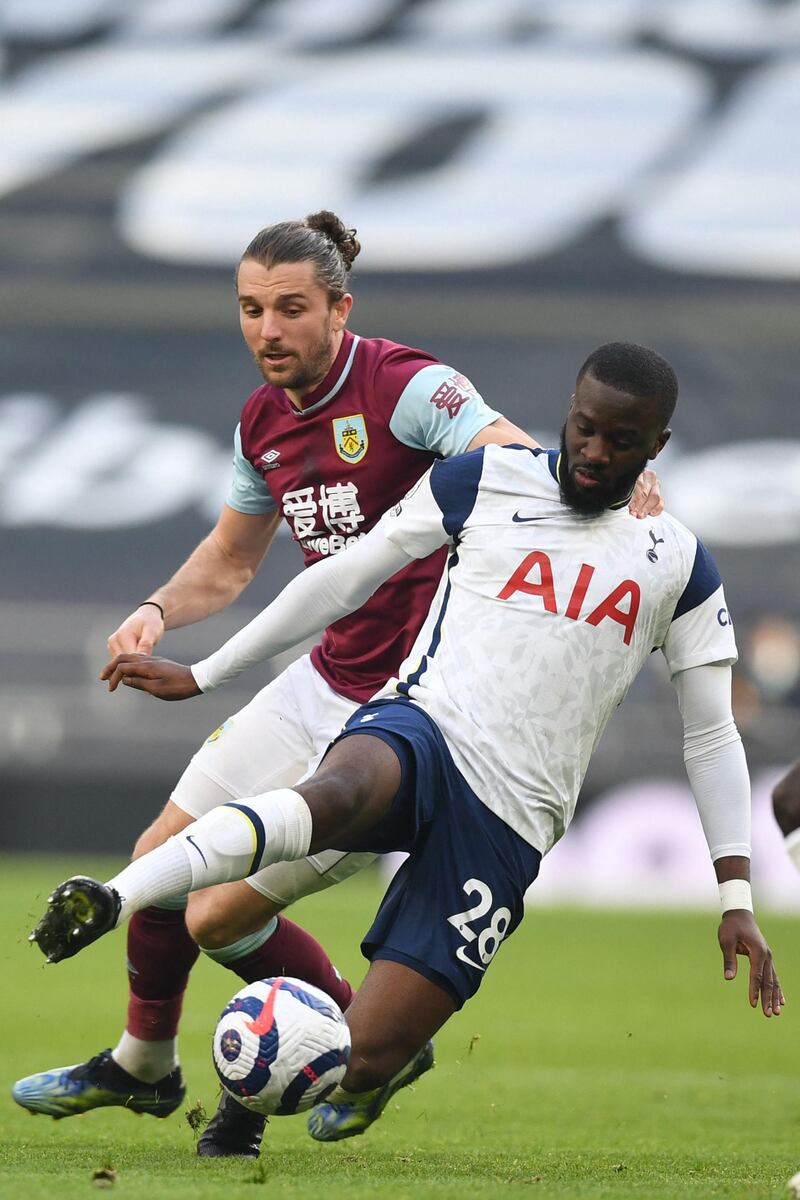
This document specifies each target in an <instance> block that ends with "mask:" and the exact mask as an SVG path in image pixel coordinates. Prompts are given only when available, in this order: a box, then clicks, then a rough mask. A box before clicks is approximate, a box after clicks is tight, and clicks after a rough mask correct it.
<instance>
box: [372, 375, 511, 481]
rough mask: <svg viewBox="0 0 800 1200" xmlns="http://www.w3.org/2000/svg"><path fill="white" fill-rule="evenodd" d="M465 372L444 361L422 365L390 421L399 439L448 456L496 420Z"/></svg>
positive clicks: (465, 445) (406, 443)
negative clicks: (449, 365)
mask: <svg viewBox="0 0 800 1200" xmlns="http://www.w3.org/2000/svg"><path fill="white" fill-rule="evenodd" d="M500 415H501V414H500V413H498V412H495V410H494V409H492V408H489V406H488V404H487V403H486V401H485V400H484V399H483V397H482V396H481V395H480V393H479V392H477V391H476V390H475V388H474V387H473V385H472V384H471V383H470V381H469V379H467V377H466V376H465V375H461V374H459V372H458V371H454V370H453V368H452V367H447V366H445V365H444V363H430V364H429V365H428V366H425V367H422V368H421V370H419V371H417V373H416V374H415V375H413V376H412V378H411V379H410V380H409V381H408V383H407V384H406V386H405V388H404V389H403V391H402V393H401V395H400V398H399V400H398V401H397V404H396V406H395V410H394V412H393V413H392V416H391V419H390V421H389V429H390V430H391V432H392V433H393V434H394V436H395V437H396V438H397V440H398V441H399V442H402V443H403V445H404V446H410V447H411V448H412V450H428V451H433V453H434V454H440V455H441V456H442V458H450V457H452V456H453V455H454V454H463V452H464V451H465V450H466V448H467V446H468V445H469V444H470V442H471V441H472V439H473V438H474V437H475V435H476V434H478V433H480V431H481V430H482V429H485V428H486V426H487V425H491V424H492V422H493V421H497V420H498V419H499V417H500Z"/></svg>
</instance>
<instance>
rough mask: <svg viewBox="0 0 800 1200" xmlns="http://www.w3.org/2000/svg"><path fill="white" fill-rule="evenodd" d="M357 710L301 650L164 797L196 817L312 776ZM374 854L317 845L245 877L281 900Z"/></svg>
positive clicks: (342, 875)
mask: <svg viewBox="0 0 800 1200" xmlns="http://www.w3.org/2000/svg"><path fill="white" fill-rule="evenodd" d="M357 708H358V705H357V704H356V702H355V701H354V700H346V699H345V698H344V696H340V695H339V694H338V693H337V692H335V691H334V690H333V688H331V687H330V686H329V684H327V683H326V682H325V680H324V679H323V678H322V676H321V675H320V674H319V672H318V671H316V670H315V669H314V667H313V666H312V665H311V659H310V658H309V656H308V655H307V654H304V655H303V656H302V658H299V659H297V660H296V661H295V662H293V663H292V664H291V666H290V667H288V668H287V669H286V670H285V671H283V672H282V673H281V674H280V675H279V676H278V678H277V679H273V680H272V682H271V683H269V684H268V685H267V686H266V687H265V688H263V689H262V690H261V691H260V692H259V693H258V694H257V695H256V696H255V697H254V698H253V699H252V700H251V701H250V703H249V704H247V705H245V707H244V708H242V709H240V710H239V712H238V713H234V715H233V716H232V717H229V718H228V719H227V721H223V723H222V725H220V727H219V729H216V730H215V731H214V732H213V733H212V734H211V736H210V737H208V738H207V739H206V741H205V742H204V743H203V745H202V746H201V747H200V749H199V750H198V751H197V753H196V754H195V755H194V757H193V758H192V760H191V762H190V763H189V765H188V767H187V768H186V770H185V771H184V773H183V775H182V776H181V778H180V779H179V780H178V783H177V785H176V787H175V790H174V791H173V793H172V795H171V797H170V799H171V800H172V802H173V804H176V805H177V806H178V808H180V809H182V810H183V811H184V812H186V813H188V814H189V816H191V817H194V818H195V819H197V818H198V817H202V816H203V815H204V814H205V813H207V812H210V810H211V809H212V808H216V807H217V805H219V804H224V803H225V802H226V801H228V800H242V799H245V798H246V797H248V796H257V795H260V794H261V793H262V792H268V791H271V790H272V789H273V788H282V787H293V786H294V785H295V784H297V783H300V782H301V781H302V780H303V779H306V778H307V777H308V776H309V775H312V774H313V773H314V771H315V770H316V768H317V766H318V765H319V763H320V760H321V759H322V756H323V754H324V753H325V751H326V750H327V748H328V746H329V745H330V743H331V742H332V741H333V739H334V738H335V737H336V735H337V734H338V733H339V732H340V731H341V728H342V726H343V725H344V724H345V722H346V721H347V720H348V719H349V718H350V717H351V716H352V714H353V713H354V712H355V710H356V709H357ZM374 858H375V855H374V854H346V853H344V852H343V851H341V850H323V851H321V852H320V853H319V854H311V855H309V856H308V858H307V859H304V860H302V861H301V862H299V863H276V864H275V865H274V866H271V867H265V868H264V870H263V871H259V872H258V874H256V875H251V876H250V878H249V879H248V880H247V882H248V883H249V884H250V886H251V887H253V888H255V890H256V891H257V892H261V894H262V895H264V896H267V897H268V898H269V899H270V900H273V901H275V902H277V903H279V904H281V905H286V904H291V903H292V901H294V900H297V899H299V898H300V897H301V896H307V895H309V894H310V893H311V892H316V891H321V890H322V889H323V888H326V887H330V886H331V885H332V884H334V883H340V882H341V881H342V880H343V879H347V878H349V877H350V876H351V875H354V874H355V873H356V872H357V871H360V870H361V869H362V868H363V867H366V866H367V865H368V864H369V863H371V862H373V860H374Z"/></svg>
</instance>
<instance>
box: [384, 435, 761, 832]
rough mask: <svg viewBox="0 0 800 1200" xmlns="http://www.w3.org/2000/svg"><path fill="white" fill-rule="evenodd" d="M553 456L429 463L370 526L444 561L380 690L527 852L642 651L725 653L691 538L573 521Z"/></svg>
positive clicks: (643, 524)
mask: <svg viewBox="0 0 800 1200" xmlns="http://www.w3.org/2000/svg"><path fill="white" fill-rule="evenodd" d="M558 459H559V456H558V452H557V451H554V450H550V451H544V450H529V449H527V448H524V447H500V446H493V445H491V446H487V447H484V448H483V449H481V450H476V451H473V452H472V453H470V454H466V455H463V456H461V457H460V458H454V459H448V460H446V461H443V462H437V463H436V464H434V466H433V467H432V469H431V470H430V471H429V472H428V473H427V474H426V475H425V476H424V477H423V478H422V480H420V482H419V483H418V484H417V485H416V486H415V487H414V488H413V489H412V490H411V492H409V494H408V495H407V496H406V497H405V498H404V499H403V500H402V501H401V503H400V504H398V505H397V506H396V507H395V508H394V509H393V510H392V511H391V512H389V513H387V514H386V515H385V516H384V518H383V522H382V528H383V532H384V534H385V536H386V537H387V538H388V540H389V541H390V542H392V543H393V544H394V545H396V546H397V547H398V548H399V549H401V550H403V551H405V552H406V553H407V554H409V555H412V556H414V557H421V556H424V555H427V554H430V553H431V552H432V551H433V550H434V549H435V548H436V547H437V546H441V545H442V544H444V543H446V542H448V541H449V543H450V546H451V553H450V556H449V559H448V566H447V571H446V575H445V577H444V579H443V581H442V585H441V586H440V589H439V592H438V593H437V597H436V600H435V602H434V605H433V607H432V609H431V612H430V615H429V617H428V619H427V620H426V622H425V624H424V625H423V627H422V629H421V631H420V633H419V636H418V637H417V640H416V642H415V644H414V646H413V648H412V650H411V653H410V654H409V656H408V658H407V659H406V660H405V662H404V663H403V664H402V666H401V668H400V671H399V673H398V676H397V677H396V678H395V679H392V680H390V681H389V682H388V683H387V685H386V687H385V688H384V689H383V690H382V691H381V692H380V693H379V696H380V697H389V696H393V697H406V698H407V699H408V700H411V701H413V702H414V703H415V704H417V705H419V706H420V707H421V708H423V709H424V710H425V711H426V712H427V713H429V715H430V716H431V717H432V718H433V720H434V721H435V722H436V724H437V725H438V726H439V728H440V729H441V731H442V733H443V735H444V737H445V740H446V741H447V744H448V746H449V748H450V752H451V754H452V756H453V760H454V761H455V764H456V766H457V767H458V769H459V771H460V772H461V773H462V774H463V776H464V778H465V779H466V781H467V783H468V784H469V786H470V787H471V788H472V789H473V791H474V792H475V793H476V795H477V796H478V797H479V798H480V799H481V800H482V801H483V803H484V804H486V805H487V807H488V808H490V809H491V810H492V811H493V812H494V813H496V814H497V816H499V817H500V818H501V819H502V820H504V821H506V822H507V823H508V824H509V825H511V826H512V827H513V828H514V829H515V830H516V831H517V832H518V833H519V834H520V835H521V836H522V837H524V838H525V839H526V840H527V841H528V842H530V844H531V845H533V846H534V847H535V848H536V849H537V850H539V851H540V852H541V853H542V854H545V853H547V851H548V850H549V849H550V848H551V847H552V846H553V844H554V843H555V842H556V841H558V839H559V838H560V837H561V836H562V835H563V833H564V831H565V830H566V828H567V826H568V825H569V822H570V821H571V819H572V817H573V814H574V811H575V804H576V801H577V797H578V792H579V790H580V787H581V783H582V781H583V778H584V775H585V773H586V769H587V767H588V764H589V760H590V758H591V756H592V752H593V750H594V748H595V746H596V745H597V742H598V740H599V738H600V736H601V735H602V733H603V730H604V729H605V726H606V724H607V723H608V720H609V718H610V717H611V715H612V714H613V712H614V710H615V708H616V707H617V706H618V705H619V704H620V703H621V701H622V700H623V698H624V697H625V694H626V693H627V691H628V689H629V688H630V686H631V683H632V682H633V680H634V678H635V676H636V674H637V673H638V671H639V670H640V669H641V667H642V665H643V664H644V662H645V661H646V659H647V658H648V655H649V654H650V653H651V651H653V650H656V649H658V650H661V651H662V653H663V654H664V656H665V658H666V661H667V665H668V667H669V671H670V675H675V674H676V673H677V672H679V671H684V670H686V669H687V668H689V667H696V666H702V665H705V664H709V663H721V664H732V663H734V662H735V661H736V657H737V655H736V644H735V640H734V635H733V627H732V624H731V621H730V617H729V615H728V611H727V606H726V603H725V597H724V593H723V589H722V583H721V580H720V577H719V573H718V571H717V568H716V565H715V564H714V562H713V559H712V558H711V556H710V555H709V553H708V551H707V550H706V549H705V547H704V546H703V545H702V543H701V542H699V541H698V539H697V538H696V537H695V536H694V534H692V533H691V532H690V531H689V530H688V529H686V527H685V526H683V525H682V524H680V522H679V521H676V520H674V519H673V518H672V517H670V516H668V515H667V514H666V513H665V514H662V515H661V516H660V517H657V518H648V519H645V520H637V519H636V518H635V517H633V516H631V515H630V513H629V512H628V510H627V505H621V506H620V507H618V508H616V509H606V510H605V511H604V512H602V513H601V514H599V515H597V516H591V517H583V516H579V515H577V514H575V513H573V512H572V511H571V510H570V509H569V508H567V507H566V506H565V505H564V504H563V503H562V501H561V498H560V492H559V485H558V481H557V470H558Z"/></svg>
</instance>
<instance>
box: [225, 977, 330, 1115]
mask: <svg viewBox="0 0 800 1200" xmlns="http://www.w3.org/2000/svg"><path fill="white" fill-rule="evenodd" d="M212 1045H213V1053H214V1066H215V1067H216V1070H217V1075H219V1078H220V1081H221V1082H222V1086H223V1087H224V1088H225V1091H226V1092H229V1093H230V1094H231V1095H232V1096H234V1097H235V1099H237V1100H238V1101H239V1102H240V1103H241V1104H243V1105H244V1106H245V1107H246V1108H249V1109H252V1110H253V1111H254V1112H259V1113H264V1114H265V1115H267V1116H272V1115H273V1114H274V1115H275V1116H288V1115H289V1114H291V1113H297V1112H303V1111H304V1110H305V1109H308V1108H313V1106H314V1105H315V1104H318V1103H319V1102H320V1100H322V1099H323V1097H324V1096H326V1095H327V1094H328V1092H330V1091H331V1090H332V1089H333V1088H334V1087H335V1086H336V1084H337V1083H339V1082H340V1081H341V1080H342V1078H343V1077H344V1073H345V1071H346V1070H347V1063H348V1061H349V1059H350V1030H349V1029H348V1027H347V1022H346V1021H345V1019H344V1015H343V1013H342V1010H341V1009H340V1008H339V1006H338V1005H337V1004H336V1002H335V1001H333V1000H331V998H330V996H328V995H327V994H326V993H325V992H323V991H322V990H321V989H320V988H317V987H313V986H312V984H310V983H305V982H304V981H303V980H302V979H289V978H280V979H260V980H259V981H258V982H257V983H248V985H247V986H246V987H243V988H242V990H241V991H239V992H237V993H236V995H235V996H234V997H233V999H232V1000H231V1002H230V1003H229V1004H228V1005H227V1006H226V1007H225V1008H224V1009H223V1011H222V1015H221V1016H220V1019H219V1020H218V1021H217V1027H216V1029H215V1030H214V1040H213V1043H212Z"/></svg>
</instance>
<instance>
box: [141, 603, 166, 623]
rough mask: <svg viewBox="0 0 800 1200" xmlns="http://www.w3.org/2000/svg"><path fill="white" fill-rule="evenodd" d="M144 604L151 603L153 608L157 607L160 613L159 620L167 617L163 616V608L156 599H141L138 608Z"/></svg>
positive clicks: (164, 619)
mask: <svg viewBox="0 0 800 1200" xmlns="http://www.w3.org/2000/svg"><path fill="white" fill-rule="evenodd" d="M146 604H151V605H152V606H153V608H157V609H158V611H159V612H160V613H161V620H162V621H166V619H167V618H166V617H165V616H164V610H163V608H162V607H161V605H160V604H159V603H158V602H157V601H155V600H143V601H142V603H141V604H140V605H139V608H144V606H145V605H146Z"/></svg>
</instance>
